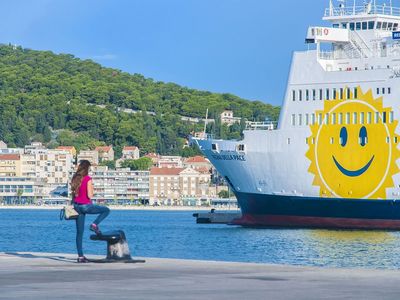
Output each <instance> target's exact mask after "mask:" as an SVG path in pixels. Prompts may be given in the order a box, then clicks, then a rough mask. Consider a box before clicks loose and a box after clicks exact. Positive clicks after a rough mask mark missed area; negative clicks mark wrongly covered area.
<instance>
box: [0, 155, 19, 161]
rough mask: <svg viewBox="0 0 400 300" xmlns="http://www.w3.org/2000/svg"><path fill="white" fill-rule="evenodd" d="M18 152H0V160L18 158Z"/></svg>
mask: <svg viewBox="0 0 400 300" xmlns="http://www.w3.org/2000/svg"><path fill="white" fill-rule="evenodd" d="M19 158H20V155H19V154H0V160H19Z"/></svg>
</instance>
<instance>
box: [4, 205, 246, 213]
mask: <svg viewBox="0 0 400 300" xmlns="http://www.w3.org/2000/svg"><path fill="white" fill-rule="evenodd" d="M63 207H64V205H40V206H38V205H0V210H2V209H20V210H24V209H26V210H28V209H29V210H35V209H47V210H59V209H62V208H63ZM107 207H108V208H110V209H112V210H149V211H210V210H211V209H215V210H216V211H232V212H236V211H240V209H238V208H236V207H212V206H207V207H204V206H134V205H132V206H129V205H125V206H124V205H108V206H107Z"/></svg>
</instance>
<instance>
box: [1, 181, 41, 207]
mask: <svg viewBox="0 0 400 300" xmlns="http://www.w3.org/2000/svg"><path fill="white" fill-rule="evenodd" d="M43 195H44V194H43V184H42V183H40V182H39V181H37V180H35V179H34V178H26V177H0V204H5V205H7V204H33V203H37V202H39V201H40V199H42V198H43Z"/></svg>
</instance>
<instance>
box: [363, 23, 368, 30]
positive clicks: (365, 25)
mask: <svg viewBox="0 0 400 300" xmlns="http://www.w3.org/2000/svg"><path fill="white" fill-rule="evenodd" d="M367 24H368V23H367V22H362V30H367V28H368V26H367Z"/></svg>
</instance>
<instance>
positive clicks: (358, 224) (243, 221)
mask: <svg viewBox="0 0 400 300" xmlns="http://www.w3.org/2000/svg"><path fill="white" fill-rule="evenodd" d="M232 224H234V225H242V226H255V227H257V226H266V227H268V226H270V227H302V228H342V229H386V230H388V229H389V230H398V229H400V220H383V219H353V218H327V217H304V216H281V215H252V214H245V215H243V216H242V217H241V218H240V219H236V220H234V221H233V223H232Z"/></svg>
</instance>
